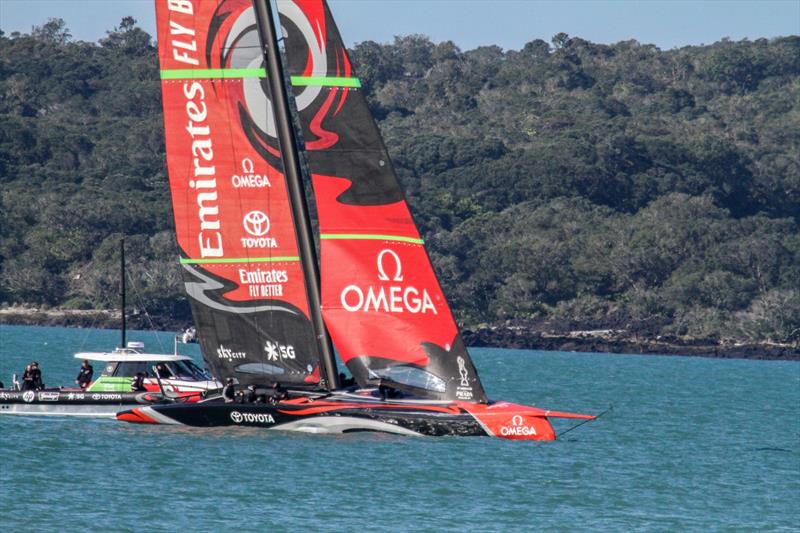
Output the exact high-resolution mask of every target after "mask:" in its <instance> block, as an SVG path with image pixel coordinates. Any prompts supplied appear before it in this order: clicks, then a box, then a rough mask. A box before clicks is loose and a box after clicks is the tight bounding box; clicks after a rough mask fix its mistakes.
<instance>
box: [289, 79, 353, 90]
mask: <svg viewBox="0 0 800 533" xmlns="http://www.w3.org/2000/svg"><path fill="white" fill-rule="evenodd" d="M292 85H296V86H299V87H302V86H306V85H313V86H317V87H355V88H358V87H361V80H359V79H358V78H345V77H337V76H292Z"/></svg>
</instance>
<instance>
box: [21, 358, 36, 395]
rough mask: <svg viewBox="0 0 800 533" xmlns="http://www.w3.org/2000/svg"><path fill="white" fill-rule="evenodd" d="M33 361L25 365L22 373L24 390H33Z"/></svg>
mask: <svg viewBox="0 0 800 533" xmlns="http://www.w3.org/2000/svg"><path fill="white" fill-rule="evenodd" d="M34 388H35V387H34V386H33V363H31V364H29V365H28V366H26V367H25V372H23V373H22V390H33V389H34Z"/></svg>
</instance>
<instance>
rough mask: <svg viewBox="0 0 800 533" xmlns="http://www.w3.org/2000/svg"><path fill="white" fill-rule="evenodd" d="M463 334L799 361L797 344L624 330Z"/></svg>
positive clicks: (489, 340)
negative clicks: (640, 334) (642, 333)
mask: <svg viewBox="0 0 800 533" xmlns="http://www.w3.org/2000/svg"><path fill="white" fill-rule="evenodd" d="M463 337H464V341H465V342H466V343H467V345H468V346H482V347H483V346H485V347H503V348H520V349H529V350H555V351H564V352H599V353H621V354H626V353H629V354H654V355H689V356H699V357H719V358H726V359H730V358H737V359H769V360H786V361H800V346H798V345H789V344H777V343H744V342H735V341H718V340H715V339H695V338H685V337H673V336H669V337H666V336H655V337H653V338H648V337H640V336H638V335H631V334H630V333H628V332H626V331H624V330H585V331H567V332H543V331H533V330H530V329H526V328H512V327H487V328H480V329H476V330H474V331H473V330H464V331H463Z"/></svg>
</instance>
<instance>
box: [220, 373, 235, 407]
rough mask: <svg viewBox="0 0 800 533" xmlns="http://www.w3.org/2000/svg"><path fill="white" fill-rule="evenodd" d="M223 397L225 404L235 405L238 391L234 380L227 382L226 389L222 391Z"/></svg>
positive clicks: (230, 379) (229, 379)
mask: <svg viewBox="0 0 800 533" xmlns="http://www.w3.org/2000/svg"><path fill="white" fill-rule="evenodd" d="M222 397H223V398H225V403H233V401H234V400H235V399H236V389H235V387H234V384H233V378H228V380H227V381H226V382H225V387H223V389H222Z"/></svg>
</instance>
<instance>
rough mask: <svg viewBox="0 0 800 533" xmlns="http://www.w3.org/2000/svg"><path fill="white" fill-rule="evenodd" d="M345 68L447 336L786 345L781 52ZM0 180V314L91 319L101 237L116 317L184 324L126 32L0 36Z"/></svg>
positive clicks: (160, 181) (794, 90) (432, 50)
mask: <svg viewBox="0 0 800 533" xmlns="http://www.w3.org/2000/svg"><path fill="white" fill-rule="evenodd" d="M352 58H353V60H354V62H355V64H356V67H357V71H358V73H359V75H360V77H361V78H362V83H363V90H364V91H365V92H366V93H367V96H368V98H369V100H370V103H371V105H372V108H373V111H374V113H375V116H376V117H377V119H378V121H379V125H380V127H381V130H382V131H383V133H384V136H385V139H386V143H387V145H388V147H389V151H390V152H391V154H392V156H393V159H394V162H395V165H396V167H397V170H398V173H399V175H400V179H401V181H402V183H403V185H404V187H405V188H406V190H407V193H408V196H409V201H410V203H411V206H412V209H413V210H414V213H415V216H416V218H417V222H418V223H419V224H420V226H421V231H422V233H423V236H424V237H425V239H426V241H427V242H428V244H429V249H430V253H431V256H432V259H433V261H434V263H435V266H436V269H437V271H438V273H439V274H440V277H441V280H442V283H443V285H444V288H445V292H446V293H447V295H448V297H449V298H450V300H451V304H452V305H453V307H454V309H455V310H456V313H457V315H458V318H459V320H460V321H461V322H462V323H464V324H465V325H466V326H468V327H475V326H477V325H479V324H505V323H509V322H508V321H509V320H510V321H512V322H511V323H513V324H517V325H522V326H524V325H530V324H534V325H536V326H537V327H539V328H550V329H553V330H569V329H596V328H614V329H626V330H629V331H632V332H636V333H639V334H645V335H651V336H655V335H680V336H692V337H708V338H731V339H741V340H748V341H762V340H772V341H790V340H796V339H797V338H799V337H800V329H798V328H800V232H798V222H799V220H800V37H797V36H793V37H786V38H779V39H774V40H757V41H742V42H731V41H721V42H718V43H715V44H713V45H710V46H694V47H685V48H681V49H676V50H669V51H662V50H659V49H658V48H656V47H654V46H650V45H645V44H640V43H638V42H635V41H627V42H620V43H617V44H614V45H600V44H593V43H590V42H587V41H585V40H582V39H579V38H574V37H569V36H567V35H565V34H558V35H556V36H555V37H554V38H553V39H552V41H551V43H547V42H545V41H543V40H538V39H537V40H532V41H531V42H529V43H528V44H526V45H525V46H524V47H523V49H522V50H510V51H504V50H502V49H500V48H499V47H482V48H478V49H475V50H469V51H462V50H459V49H458V48H457V47H456V46H454V45H453V44H452V43H440V44H435V43H432V42H431V41H430V40H429V39H427V38H426V37H423V36H408V37H402V38H397V39H396V40H395V42H394V43H392V44H377V43H374V42H365V43H361V44H359V45H357V46H355V47H354V49H353V50H352ZM0 183H2V195H0V210H1V211H2V225H0V272H1V274H2V275H1V277H0V303H1V304H3V305H8V304H13V303H26V304H31V305H37V306H41V305H49V306H64V307H70V308H108V307H113V306H114V305H115V301H116V292H117V289H116V287H117V283H118V272H117V260H118V259H117V258H118V252H117V248H118V241H119V237H120V235H122V234H125V235H126V238H127V243H128V249H129V256H130V260H129V263H130V272H131V281H132V285H133V287H134V291H135V292H136V296H137V298H138V300H139V301H140V302H143V303H144V304H146V306H147V308H148V310H149V311H150V313H151V314H162V315H167V314H170V315H173V316H178V317H181V316H183V317H187V321H188V306H187V304H186V301H185V298H184V296H183V295H182V293H181V286H180V283H179V267H178V264H177V261H176V260H175V259H176V255H177V251H176V246H175V243H174V237H173V235H172V232H171V228H172V219H171V218H172V215H171V208H170V205H169V198H168V195H169V192H168V186H167V178H166V173H165V162H164V146H163V132H162V124H161V102H160V94H159V81H158V65H157V58H156V51H155V48H154V43H153V40H152V38H151V36H150V35H148V34H147V33H145V32H143V31H142V30H141V29H139V28H137V27H136V25H135V22H134V21H133V20H132V19H125V20H123V21H122V23H121V24H120V27H119V28H116V29H114V30H113V31H110V32H109V33H108V36H107V38H105V39H103V40H101V41H100V42H99V43H97V44H94V43H86V42H75V41H72V40H71V38H70V36H69V32H68V30H67V29H66V28H65V27H64V25H63V22H61V21H58V20H53V21H50V22H48V23H46V24H45V25H43V26H42V27H40V28H37V29H35V30H34V31H33V32H32V33H31V35H18V34H13V35H0Z"/></svg>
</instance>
